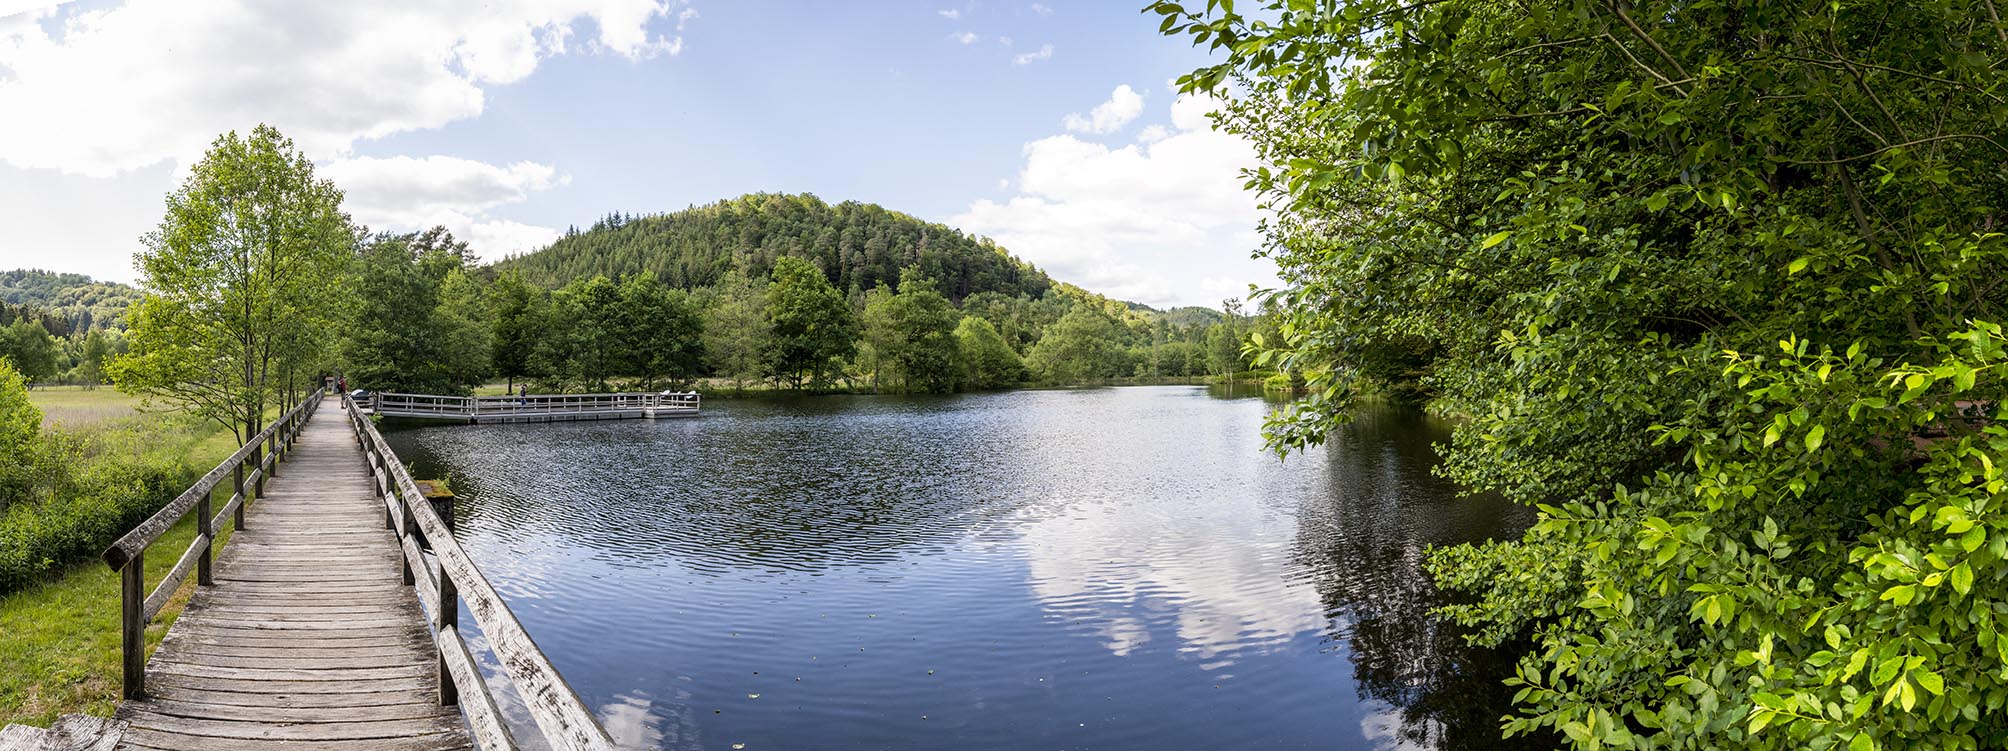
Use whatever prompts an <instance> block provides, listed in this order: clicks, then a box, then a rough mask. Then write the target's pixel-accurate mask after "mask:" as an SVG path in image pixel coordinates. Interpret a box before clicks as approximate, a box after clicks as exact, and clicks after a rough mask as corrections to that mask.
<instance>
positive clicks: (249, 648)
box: [156, 641, 427, 665]
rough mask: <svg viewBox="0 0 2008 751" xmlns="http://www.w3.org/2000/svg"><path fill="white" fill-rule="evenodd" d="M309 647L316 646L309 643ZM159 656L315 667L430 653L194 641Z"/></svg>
mask: <svg viewBox="0 0 2008 751" xmlns="http://www.w3.org/2000/svg"><path fill="white" fill-rule="evenodd" d="M306 644H312V642H307V643H306ZM156 654H165V655H167V658H166V659H167V660H170V661H173V662H201V661H204V660H209V659H211V658H221V657H232V658H244V659H264V660H290V659H299V660H304V661H306V662H304V663H303V665H310V664H313V661H315V660H328V659H340V660H358V659H367V660H374V661H375V662H372V663H370V664H372V665H383V664H387V663H408V662H416V661H417V660H419V659H422V658H423V657H425V656H426V655H427V652H426V651H425V650H423V649H421V648H419V647H418V646H415V645H411V644H366V645H355V646H347V647H326V646H306V645H304V644H299V645H272V646H265V647H260V646H255V645H249V644H203V643H198V642H193V641H188V642H181V643H178V644H176V645H174V646H172V647H162V648H161V650H160V652H157V653H156Z"/></svg>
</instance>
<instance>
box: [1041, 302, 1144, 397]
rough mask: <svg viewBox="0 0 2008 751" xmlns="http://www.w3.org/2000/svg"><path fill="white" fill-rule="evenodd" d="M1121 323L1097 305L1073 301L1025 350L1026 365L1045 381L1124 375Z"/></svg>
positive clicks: (1081, 380)
mask: <svg viewBox="0 0 2008 751" xmlns="http://www.w3.org/2000/svg"><path fill="white" fill-rule="evenodd" d="M1124 339H1125V336H1124V331H1123V328H1122V324H1120V323H1118V322H1117V321H1116V319H1115V318H1113V317H1111V316H1110V315H1109V314H1108V313H1107V312H1105V311H1103V310H1102V309H1101V308H1100V307H1099V306H1095V305H1088V304H1080V305H1075V306H1074V308H1073V309H1072V310H1069V311H1067V314H1066V315H1064V316H1061V317H1060V320H1059V321H1057V322H1055V323H1054V324H1053V325H1052V326H1049V327H1047V328H1046V332H1045V333H1044V334H1042V335H1040V337H1039V343H1038V344H1034V345H1032V350H1031V351H1030V352H1027V353H1025V366H1026V367H1027V368H1030V369H1031V371H1032V374H1033V375H1035V376H1037V377H1038V378H1039V380H1042V381H1045V382H1047V383H1061V384H1066V383H1085V382H1088V381H1098V380H1103V379H1108V378H1116V377H1119V376H1123V375H1127V374H1128V373H1129V371H1130V363H1129V353H1128V351H1127V347H1125V346H1124V344H1123V341H1124Z"/></svg>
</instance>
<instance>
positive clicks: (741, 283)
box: [704, 269, 772, 389]
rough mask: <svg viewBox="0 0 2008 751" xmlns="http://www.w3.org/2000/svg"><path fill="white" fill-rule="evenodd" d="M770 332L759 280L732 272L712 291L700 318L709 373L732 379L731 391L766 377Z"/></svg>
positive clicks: (763, 293)
mask: <svg viewBox="0 0 2008 751" xmlns="http://www.w3.org/2000/svg"><path fill="white" fill-rule="evenodd" d="M771 337H772V332H771V329H770V327H769V325H768V323H767V290H766V285H765V284H764V282H762V281H761V280H759V279H754V278H750V277H748V276H746V275H745V274H744V273H741V272H740V271H739V270H737V269H734V270H732V271H729V272H726V274H725V276H724V277H721V278H720V279H719V280H718V285H717V286H715V287H713V288H712V292H711V305H710V307H709V308H708V309H707V310H706V311H705V314H704V352H705V357H706V360H707V361H708V362H709V363H710V365H711V370H712V372H714V373H718V374H720V375H723V376H725V377H727V378H731V379H732V387H733V388H735V389H738V388H745V385H746V382H747V381H752V380H758V379H759V378H760V377H761V376H763V375H765V374H766V365H767V358H768V348H769V346H770V344H771V341H770V340H771Z"/></svg>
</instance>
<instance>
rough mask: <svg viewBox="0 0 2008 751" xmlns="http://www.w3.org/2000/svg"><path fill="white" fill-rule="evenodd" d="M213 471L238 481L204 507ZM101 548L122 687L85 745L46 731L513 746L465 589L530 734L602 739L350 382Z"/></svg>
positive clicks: (285, 743)
mask: <svg viewBox="0 0 2008 751" xmlns="http://www.w3.org/2000/svg"><path fill="white" fill-rule="evenodd" d="M323 412H333V413H334V414H333V415H326V414H321V413H323ZM218 487H222V488H226V489H229V490H231V491H232V492H231V498H230V500H229V502H227V503H225V504H224V506H223V508H222V509H221V511H219V512H217V513H216V514H215V515H214V516H211V514H210V508H209V506H210V496H211V492H212V491H213V490H215V489H217V488H218ZM190 515H192V516H193V517H194V519H195V522H196V524H197V528H198V535H197V538H196V539H195V541H194V543H193V544H192V545H190V546H189V548H188V549H187V550H186V551H185V552H182V553H181V557H180V559H179V562H178V563H177V564H176V565H175V566H174V568H173V570H172V571H171V572H170V573H169V574H168V575H167V576H166V577H165V578H164V580H163V581H162V582H160V583H159V585H158V586H157V587H155V588H154V589H153V590H152V593H151V594H147V592H148V590H147V588H146V586H145V582H144V581H143V580H142V579H143V576H144V570H145V569H144V567H143V565H142V563H143V561H144V560H145V555H146V553H147V547H148V546H149V545H151V544H152V543H153V542H154V541H155V540H157V539H158V538H159V537H160V536H161V533H163V532H165V531H166V530H167V529H168V528H169V527H171V526H173V525H174V524H175V523H176V522H177V521H178V520H180V519H181V518H182V517H184V516H190ZM233 522H234V524H235V527H236V532H235V533H234V534H233V535H231V536H230V537H229V538H228V539H229V545H228V546H227V547H226V548H224V549H223V550H222V553H221V555H220V556H216V557H215V559H214V560H213V561H212V553H213V551H214V548H215V547H216V546H217V544H218V543H217V542H216V540H217V538H218V537H219V534H218V531H219V530H220V528H222V527H223V526H224V525H225V524H227V523H233ZM104 558H105V561H106V563H107V564H109V565H110V566H111V567H112V568H114V569H116V570H118V571H120V573H121V581H122V585H121V586H122V590H123V593H124V597H123V605H122V613H123V618H122V623H123V629H124V639H123V645H124V651H125V663H124V664H125V684H124V685H125V689H124V693H125V701H124V703H122V704H121V705H120V707H119V709H118V711H117V714H116V716H115V719H114V721H113V722H111V723H105V724H104V727H103V728H102V729H101V730H99V731H98V732H100V733H102V735H101V736H100V737H98V738H96V739H94V740H92V741H91V742H92V743H95V744H96V745H81V744H80V742H79V741H77V740H75V731H74V730H66V729H65V727H61V726H62V725H63V723H59V727H58V728H56V729H53V730H50V731H36V732H46V733H48V734H49V735H48V736H47V738H46V739H45V741H44V742H47V743H55V742H61V743H65V744H80V745H77V746H76V747H78V748H92V749H99V748H106V749H108V748H133V749H221V750H223V751H238V750H242V749H282V748H297V749H317V750H323V751H347V750H349V749H355V750H356V751H362V750H364V749H387V750H392V751H396V750H399V749H411V750H427V751H430V750H433V749H440V750H447V749H468V748H481V749H513V748H515V747H516V739H515V737H514V736H513V735H512V732H511V728H510V726H509V724H508V723H507V722H506V721H505V720H504V718H503V717H502V715H501V713H500V712H499V711H498V709H497V706H496V702H495V699H494V696H493V694H492V693H491V692H490V690H489V687H488V685H487V683H486V681H485V678H484V677H483V675H482V673H481V672H480V670H479V669H478V668H477V667H476V663H475V661H474V659H473V656H472V655H471V654H470V653H469V651H468V647H467V643H466V641H465V639H464V638H463V636H462V635H461V633H460V615H461V612H462V609H463V607H464V608H465V610H466V612H467V613H468V614H470V615H471V616H472V617H473V618H474V621H475V624H477V625H478V626H479V628H480V630H481V632H482V634H483V635H484V636H485V637H486V641H487V643H488V645H489V646H490V648H491V649H492V650H493V652H494V658H495V659H494V661H495V662H496V663H499V664H500V666H501V670H502V673H503V675H504V676H506V677H507V678H508V679H509V682H510V683H511V684H513V685H514V687H515V688H516V691H517V694H518V695H519V696H520V697H521V699H522V702H523V706H524V707H525V708H526V709H527V710H528V713H529V715H530V719H531V720H532V721H533V722H534V723H535V725H536V730H537V731H538V734H539V735H541V736H542V743H541V744H537V745H544V746H548V747H550V748H553V749H611V748H612V747H613V741H612V740H611V738H610V737H609V736H608V735H607V732H606V730H605V729H604V728H602V727H601V726H600V724H599V722H598V720H597V719H596V718H595V717H594V715H593V713H592V712H591V711H590V710H588V709H587V708H586V706H585V705H584V704H583V703H582V702H581V701H580V700H579V698H578V695H577V694H576V693H574V692H573V691H572V689H571V687H570V686H568V685H567V684H566V683H565V682H564V679H563V678H562V677H561V676H560V675H559V674H558V671H557V669H556V668H555V667H554V666H552V664H551V662H550V660H548V659H547V658H545V656H544V654H543V652H542V651H541V650H539V649H538V648H537V645H536V644H535V642H533V641H531V639H530V636H529V634H527V633H525V632H524V631H523V627H522V626H521V625H520V624H519V623H518V622H517V621H516V618H515V616H514V615H513V614H511V613H510V612H509V608H508V606H507V605H506V604H504V603H503V601H502V599H501V597H500V596H499V595H497V594H496V592H495V589H494V587H493V586H491V585H490V584H489V582H488V580H487V579H486V578H485V577H484V576H483V575H482V574H481V572H480V570H479V569H478V568H477V567H476V566H475V564H474V561H473V560H472V559H471V558H469V557H468V555H467V553H466V551H464V550H462V549H461V547H460V545H459V544H458V543H457V542H455V541H454V540H453V537H452V532H451V530H450V528H449V526H448V524H447V522H446V521H445V520H444V519H441V518H440V517H439V515H438V514H437V513H436V512H435V511H434V510H433V508H432V507H431V506H430V505H429V504H428V503H427V502H426V500H425V498H424V497H423V496H422V495H421V494H420V492H419V489H418V487H417V484H416V483H414V482H413V481H412V479H411V476H410V474H409V473H408V472H407V471H406V470H405V467H404V465H403V464H402V463H400V462H399V461H398V460H397V457H396V456H395V455H393V454H392V453H391V452H390V450H389V449H388V447H386V446H385V444H384V442H383V437H382V436H381V435H379V434H378V433H377V430H376V427H375V426H374V425H372V424H371V423H370V420H369V418H368V417H366V416H365V415H364V414H363V412H362V411H361V410H360V409H358V408H357V407H356V405H354V404H353V403H350V402H349V400H347V399H346V398H342V399H337V398H335V397H332V396H323V395H322V393H321V392H315V393H314V395H313V396H312V397H311V398H309V399H307V400H305V401H303V402H302V403H301V404H300V405H298V406H296V407H294V408H292V409H291V410H288V411H287V413H286V414H285V415H284V416H282V417H281V418H280V419H279V420H278V421H276V422H274V423H273V424H272V425H271V426H270V427H268V428H266V429H265V430H264V431H263V432H261V433H259V434H258V435H257V436H255V437H254V439H253V440H252V441H251V442H249V443H247V444H246V445H245V447H244V448H243V449H240V450H239V451H238V452H237V453H236V454H235V455H233V456H232V457H231V458H229V459H227V460H225V461H224V462H223V463H222V464H220V465H218V466H217V467H216V468H215V469H213V470H211V471H210V472H209V473H208V474H207V475H204V477H203V478H202V480H201V481H199V482H197V483H196V484H195V486H194V487H191V488H189V489H188V491H187V492H185V493H183V494H182V495H181V497H180V498H178V499H176V500H175V501H173V502H172V503H170V504H169V505H168V506H167V507H166V508H164V509H162V510H161V511H160V513H158V514H156V515H155V516H154V517H152V518H151V519H149V520H147V521H146V522H145V523H143V524H141V525H140V526H139V527H138V528H136V529H134V530H133V531H132V532H131V533H129V534H127V535H126V536H125V537H124V538H122V539H120V540H119V541H118V543H117V544H115V545H113V546H112V547H111V548H110V549H109V550H107V551H105V555H104ZM191 574H193V575H194V576H195V577H196V581H197V586H196V587H195V589H194V594H193V596H192V597H191V598H190V599H189V601H188V604H187V607H186V608H185V609H183V610H182V611H181V614H180V616H179V617H178V618H176V619H175V620H174V622H173V625H172V627H171V628H169V630H168V631H167V634H166V636H165V637H164V638H163V639H162V640H161V642H160V646H159V648H158V649H157V650H156V651H154V653H153V654H152V656H151V658H148V657H147V656H146V654H145V633H146V627H147V624H148V623H150V622H151V621H153V620H154V618H155V617H156V616H157V615H158V614H159V612H160V610H161V608H162V607H163V606H164V605H165V604H166V603H167V602H168V601H169V599H170V598H172V597H173V596H174V594H175V592H176V591H177V590H179V589H180V588H181V586H182V584H183V583H184V582H185V580H186V579H187V578H188V577H189V576H190V575H191ZM65 719H66V720H68V719H70V718H65ZM83 719H89V718H83ZM82 724H86V725H88V724H89V723H82ZM30 730H32V729H21V732H22V733H26V732H28V731H30ZM9 732H10V733H14V732H16V731H15V729H14V728H9ZM65 733H68V734H65ZM58 738H62V739H64V740H61V741H58V740H57V739H58ZM63 747H64V748H69V747H70V746H68V745H65V746H63Z"/></svg>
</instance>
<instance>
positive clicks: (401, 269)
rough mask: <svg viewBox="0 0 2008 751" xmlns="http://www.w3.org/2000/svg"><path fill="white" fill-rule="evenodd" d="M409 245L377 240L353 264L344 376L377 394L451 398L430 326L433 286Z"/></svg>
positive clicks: (398, 239)
mask: <svg viewBox="0 0 2008 751" xmlns="http://www.w3.org/2000/svg"><path fill="white" fill-rule="evenodd" d="M412 239H413V238H412V237H411V236H408V235H392V236H384V237H379V238H377V239H376V240H375V241H373V242H371V243H370V244H369V245H368V246H367V247H366V248H365V249H364V250H363V252H362V256H361V258H360V259H359V260H358V262H357V263H356V264H355V275H354V277H353V279H352V280H351V285H352V289H353V291H354V293H355V297H354V299H355V305H354V306H353V308H352V312H351V314H350V316H349V318H348V321H347V322H346V325H344V326H343V327H342V331H343V334H344V335H343V337H342V350H341V359H342V363H343V365H344V371H345V372H346V373H347V374H348V376H349V380H350V382H351V383H353V384H355V385H357V386H359V387H363V388H369V389H373V390H377V391H386V392H400V393H417V394H451V393H457V392H458V390H459V389H458V388H457V387H456V384H454V383H453V378H452V376H451V375H450V374H449V370H450V366H449V363H448V362H447V361H446V354H445V348H444V347H443V346H442V345H443V344H444V343H443V341H442V340H441V338H440V332H439V329H438V326H437V320H436V313H437V310H438V308H439V284H438V282H437V281H436V280H434V279H433V278H432V276H431V275H430V274H429V273H428V272H427V270H426V269H425V268H424V265H423V263H422V262H421V260H420V257H419V255H418V251H417V249H416V248H414V247H413V245H412Z"/></svg>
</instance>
